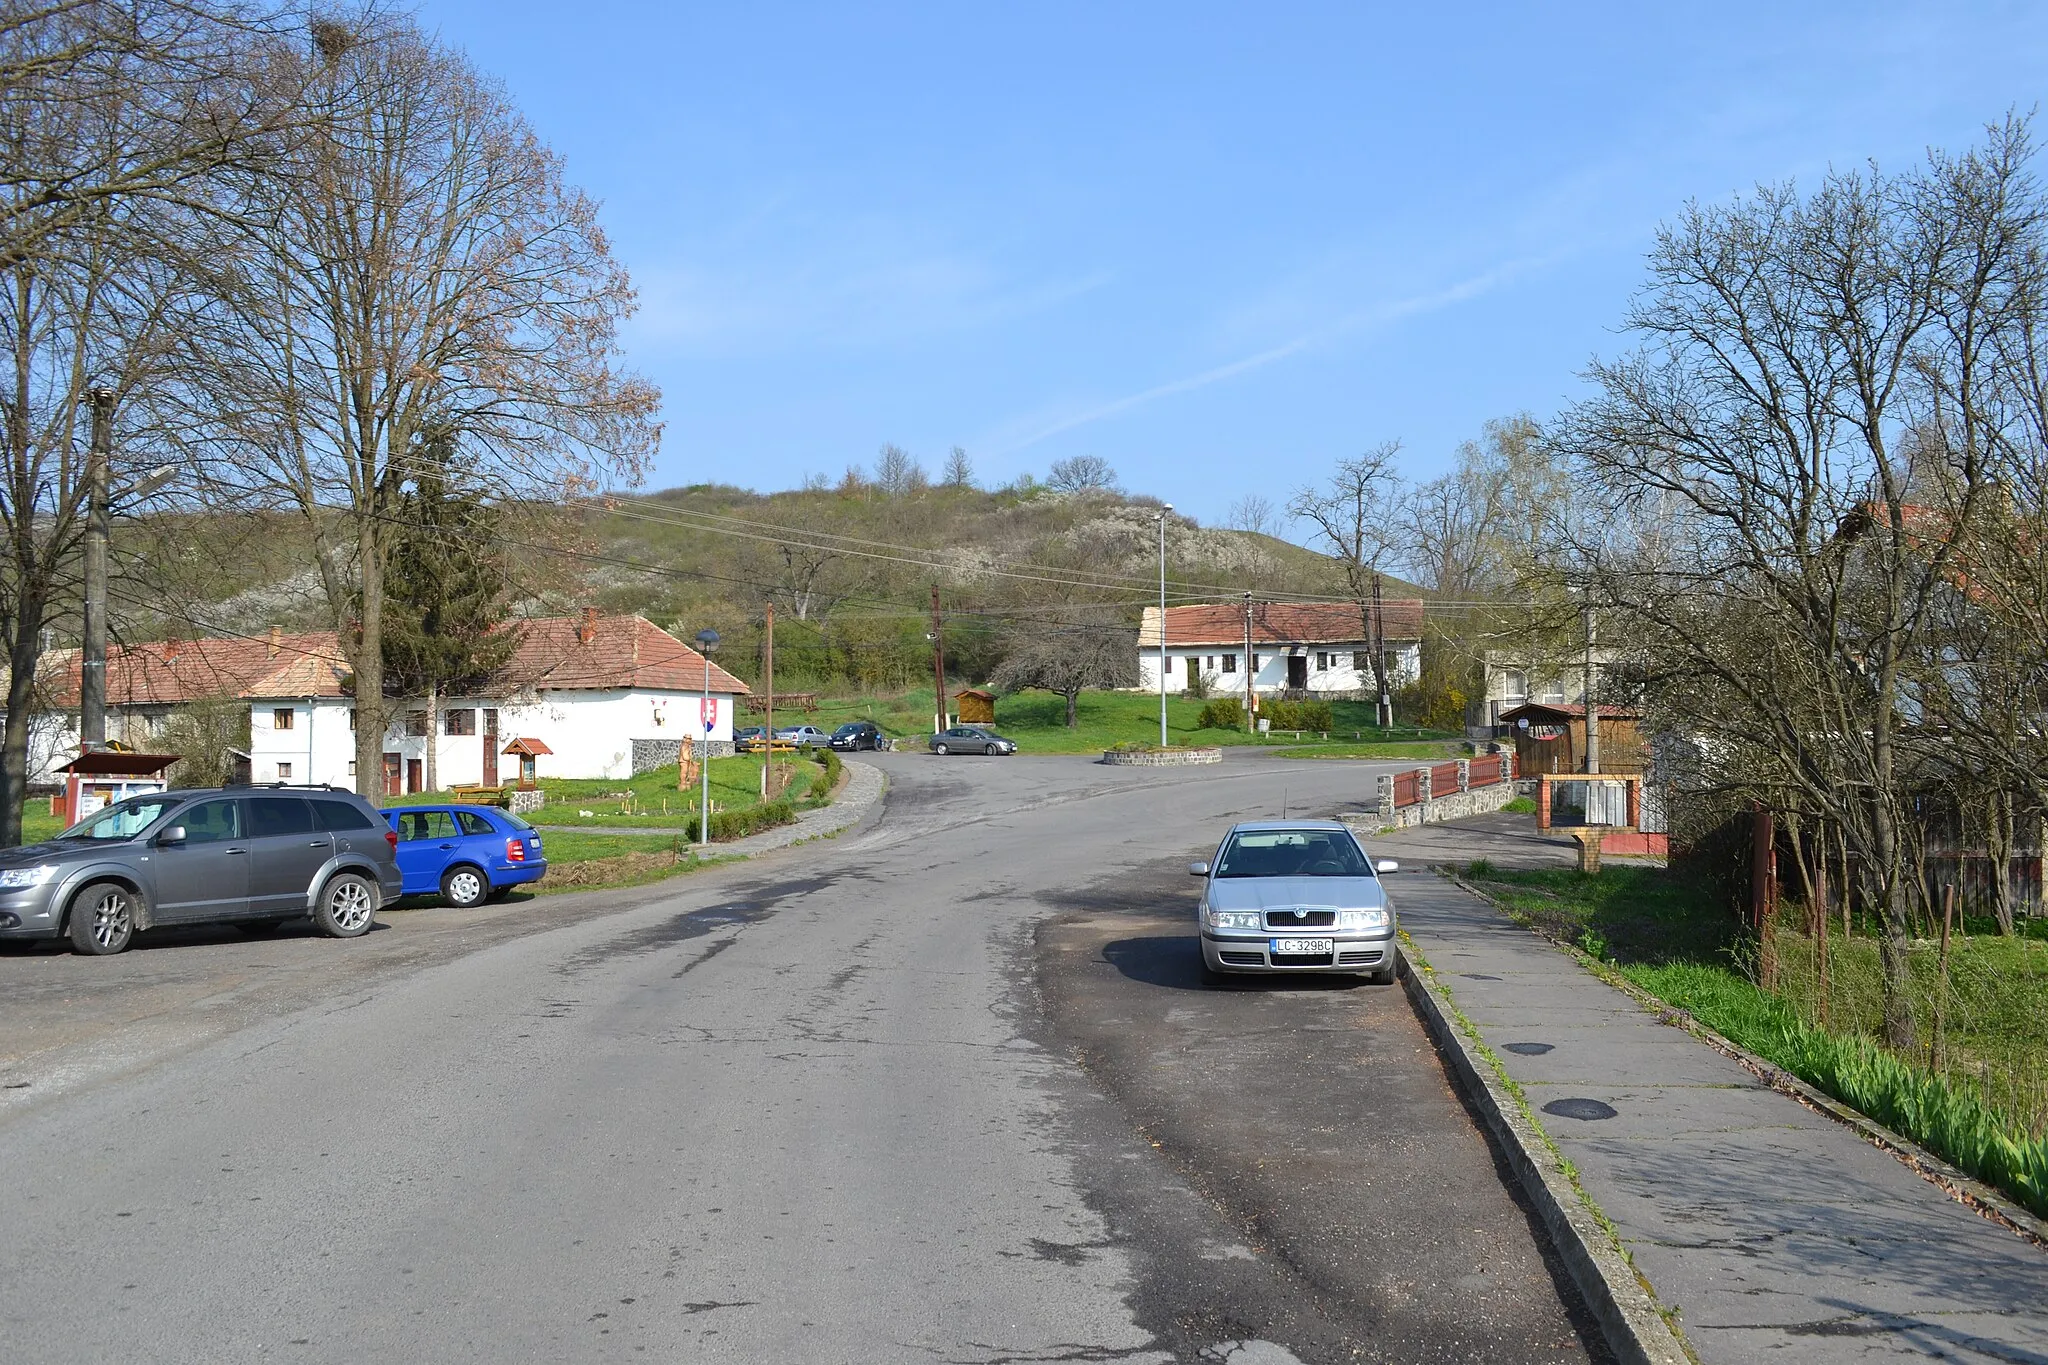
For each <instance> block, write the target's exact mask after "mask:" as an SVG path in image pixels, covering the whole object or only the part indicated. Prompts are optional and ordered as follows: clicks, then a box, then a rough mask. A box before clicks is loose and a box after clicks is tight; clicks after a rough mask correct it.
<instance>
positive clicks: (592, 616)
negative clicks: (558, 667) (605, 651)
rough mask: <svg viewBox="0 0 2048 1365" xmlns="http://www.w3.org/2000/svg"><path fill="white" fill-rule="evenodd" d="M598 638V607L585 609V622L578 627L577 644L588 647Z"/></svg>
mask: <svg viewBox="0 0 2048 1365" xmlns="http://www.w3.org/2000/svg"><path fill="white" fill-rule="evenodd" d="M596 638H597V608H596V607H585V608H584V609H583V621H582V623H581V624H579V625H578V626H577V627H576V642H577V643H578V644H585V645H587V644H589V643H590V642H591V641H592V640H595V639H596Z"/></svg>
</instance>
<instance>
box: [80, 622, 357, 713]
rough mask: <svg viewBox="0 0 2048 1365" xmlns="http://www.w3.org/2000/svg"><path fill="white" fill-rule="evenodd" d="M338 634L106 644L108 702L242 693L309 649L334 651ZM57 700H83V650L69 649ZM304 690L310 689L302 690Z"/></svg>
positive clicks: (149, 702) (151, 702) (166, 702)
mask: <svg viewBox="0 0 2048 1365" xmlns="http://www.w3.org/2000/svg"><path fill="white" fill-rule="evenodd" d="M333 652H334V635H333V633H332V632H331V631H330V632H324V633H319V634H291V635H286V634H279V635H278V636H277V637H276V638H275V640H272V639H270V638H268V637H257V638H255V639H203V640H152V641H150V642H148V643H145V644H134V645H114V646H110V647H109V648H108V650H107V704H108V705H109V706H175V705H179V704H181V703H184V702H190V701H197V700H199V699H200V698H202V697H233V696H239V695H242V694H243V693H244V692H245V690H246V689H247V688H248V687H249V685H250V684H252V683H254V682H255V681H256V680H258V679H259V678H262V677H264V676H266V675H268V674H270V673H273V672H275V671H277V670H278V669H279V668H281V667H285V666H289V665H292V664H296V663H299V662H300V661H302V660H304V659H305V658H306V657H307V656H308V655H309V654H312V655H319V654H332V653H333ZM65 654H66V657H65V659H64V662H63V666H62V671H61V673H59V674H58V677H57V680H56V683H57V685H56V695H55V697H54V698H53V702H54V704H56V705H59V706H76V705H78V678H79V655H78V652H77V651H76V650H67V651H65ZM299 695H301V696H303V695H305V693H304V692H303V691H301V692H300V693H299Z"/></svg>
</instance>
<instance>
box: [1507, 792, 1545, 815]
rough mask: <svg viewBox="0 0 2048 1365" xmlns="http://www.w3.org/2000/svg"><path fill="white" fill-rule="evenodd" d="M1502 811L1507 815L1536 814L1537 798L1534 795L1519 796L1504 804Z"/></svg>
mask: <svg viewBox="0 0 2048 1365" xmlns="http://www.w3.org/2000/svg"><path fill="white" fill-rule="evenodd" d="M1501 812H1502V813H1503V814H1506V815H1534V814H1535V813H1536V798H1535V797H1533V796H1518V797H1516V798H1515V799H1514V800H1512V801H1510V802H1508V803H1507V804H1506V805H1505V806H1502V807H1501Z"/></svg>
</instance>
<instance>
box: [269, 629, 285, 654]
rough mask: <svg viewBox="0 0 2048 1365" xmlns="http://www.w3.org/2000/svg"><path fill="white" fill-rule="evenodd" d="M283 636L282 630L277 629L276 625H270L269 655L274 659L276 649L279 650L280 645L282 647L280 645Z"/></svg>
mask: <svg viewBox="0 0 2048 1365" xmlns="http://www.w3.org/2000/svg"><path fill="white" fill-rule="evenodd" d="M283 637H284V632H283V631H281V630H279V629H278V628H277V627H276V626H272V627H271V628H270V657H271V658H273V659H275V658H276V657H277V651H278V650H279V649H280V648H282V647H283V646H282V640H283Z"/></svg>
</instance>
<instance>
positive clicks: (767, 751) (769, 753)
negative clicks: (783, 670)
mask: <svg viewBox="0 0 2048 1365" xmlns="http://www.w3.org/2000/svg"><path fill="white" fill-rule="evenodd" d="M767 622H768V626H767V628H768V639H767V643H766V644H765V645H764V646H763V647H762V650H761V690H762V691H764V692H766V693H767V694H768V695H767V697H766V698H765V699H764V700H765V701H766V702H767V705H768V723H767V724H766V725H765V726H764V727H763V728H764V730H765V731H766V736H765V742H764V743H763V744H762V745H761V799H762V800H763V801H766V800H767V799H768V789H769V788H770V787H772V786H773V785H774V783H773V782H772V781H770V780H769V777H768V771H769V769H771V768H773V767H774V766H775V604H774V603H773V602H770V603H769V604H768V615H767ZM735 704H737V703H735ZM735 719H737V717H735Z"/></svg>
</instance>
